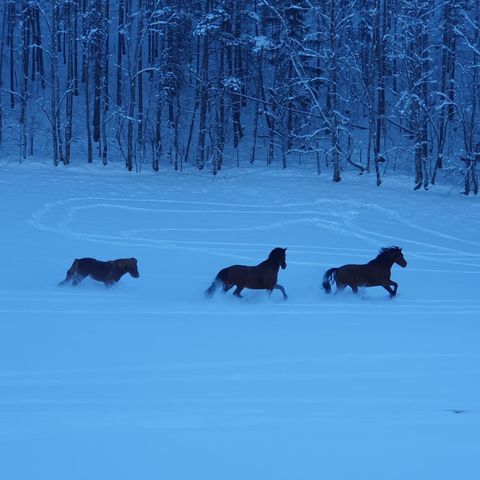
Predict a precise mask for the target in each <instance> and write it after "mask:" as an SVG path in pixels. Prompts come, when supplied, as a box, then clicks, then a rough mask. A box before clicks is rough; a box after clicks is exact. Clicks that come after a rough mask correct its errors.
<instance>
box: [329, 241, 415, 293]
mask: <svg viewBox="0 0 480 480" xmlns="http://www.w3.org/2000/svg"><path fill="white" fill-rule="evenodd" d="M394 263H396V264H397V265H400V266H401V267H402V268H405V267H406V266H407V261H406V260H405V258H404V257H403V253H402V249H401V248H399V247H386V248H382V249H381V250H380V253H379V254H378V255H377V257H376V258H374V259H373V260H370V261H369V262H368V263H365V264H363V265H343V267H338V268H331V269H330V270H327V271H326V272H325V275H324V276H323V283H322V287H323V288H324V289H325V292H327V293H330V291H331V289H332V288H331V284H332V283H334V282H335V283H336V284H337V290H343V289H344V288H345V287H347V286H348V287H350V288H351V289H352V290H353V292H354V293H357V292H358V287H378V286H382V287H383V288H384V289H385V290H387V292H388V293H389V294H390V296H391V297H394V296H395V295H396V293H397V288H398V283H397V282H394V281H392V280H390V270H391V269H392V266H393V264H394ZM392 286H393V289H392Z"/></svg>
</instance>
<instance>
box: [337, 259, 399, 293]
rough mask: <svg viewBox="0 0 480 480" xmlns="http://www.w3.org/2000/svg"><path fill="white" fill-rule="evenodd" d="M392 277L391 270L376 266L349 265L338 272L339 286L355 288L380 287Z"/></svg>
mask: <svg viewBox="0 0 480 480" xmlns="http://www.w3.org/2000/svg"><path fill="white" fill-rule="evenodd" d="M389 276H390V270H388V269H386V268H384V267H381V266H379V265H376V264H371V263H365V264H348V265H343V266H341V267H339V268H338V270H337V277H336V278H337V284H343V285H351V286H352V285H353V286H366V287H368V286H376V285H380V284H381V283H382V282H383V281H384V279H385V278H386V277H389Z"/></svg>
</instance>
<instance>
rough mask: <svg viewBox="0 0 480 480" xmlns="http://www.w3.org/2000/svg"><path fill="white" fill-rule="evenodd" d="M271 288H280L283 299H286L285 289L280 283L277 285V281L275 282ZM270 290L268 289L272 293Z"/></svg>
mask: <svg viewBox="0 0 480 480" xmlns="http://www.w3.org/2000/svg"><path fill="white" fill-rule="evenodd" d="M272 290H280V291H281V292H282V295H283V299H284V300H286V299H287V298H288V295H287V292H285V289H284V288H283V287H282V286H281V285H279V284H278V283H276V284H275V285H274V286H273V289H272ZM272 290H270V293H272Z"/></svg>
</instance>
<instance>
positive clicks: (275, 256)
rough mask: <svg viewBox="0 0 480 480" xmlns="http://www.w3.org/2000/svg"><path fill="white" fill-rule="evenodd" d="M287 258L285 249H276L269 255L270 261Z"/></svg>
mask: <svg viewBox="0 0 480 480" xmlns="http://www.w3.org/2000/svg"><path fill="white" fill-rule="evenodd" d="M284 256H285V250H284V249H283V248H279V247H277V248H274V249H273V250H272V251H271V252H270V254H269V255H268V259H269V260H280V259H281V258H282V257H284Z"/></svg>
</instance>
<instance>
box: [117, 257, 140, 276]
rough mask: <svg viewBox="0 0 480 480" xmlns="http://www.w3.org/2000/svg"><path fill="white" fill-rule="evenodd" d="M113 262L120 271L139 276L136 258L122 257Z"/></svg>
mask: <svg viewBox="0 0 480 480" xmlns="http://www.w3.org/2000/svg"><path fill="white" fill-rule="evenodd" d="M115 263H116V265H117V267H118V268H119V269H120V270H121V271H123V272H124V273H129V274H130V275H131V276H132V277H133V278H138V277H139V276H140V274H139V273H138V268H137V259H136V258H133V257H132V258H122V259H120V260H115Z"/></svg>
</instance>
